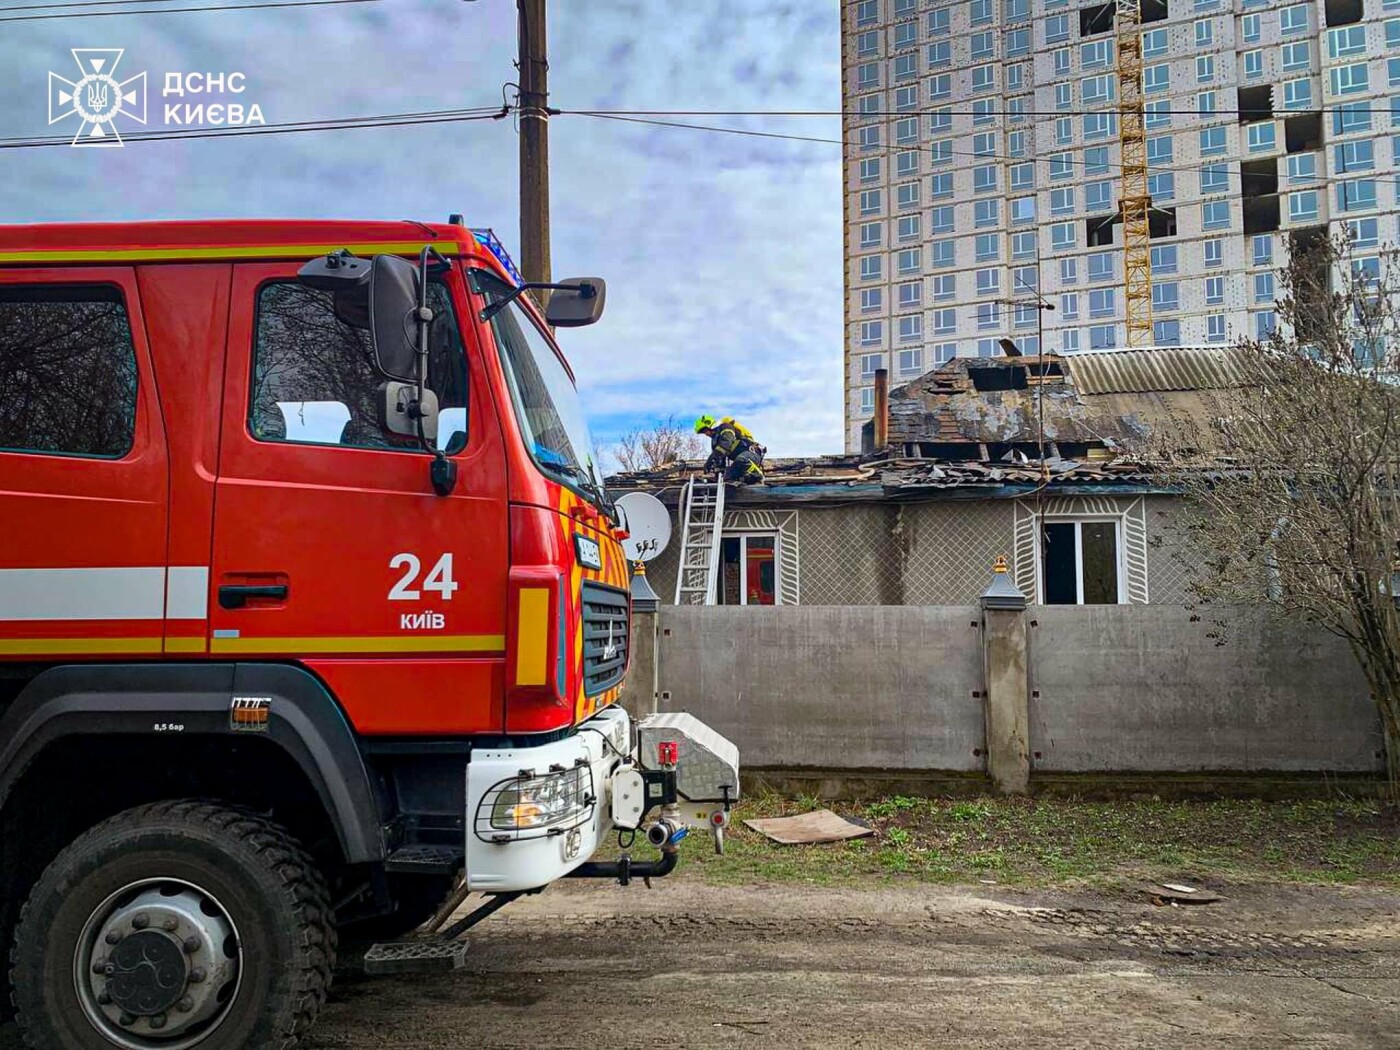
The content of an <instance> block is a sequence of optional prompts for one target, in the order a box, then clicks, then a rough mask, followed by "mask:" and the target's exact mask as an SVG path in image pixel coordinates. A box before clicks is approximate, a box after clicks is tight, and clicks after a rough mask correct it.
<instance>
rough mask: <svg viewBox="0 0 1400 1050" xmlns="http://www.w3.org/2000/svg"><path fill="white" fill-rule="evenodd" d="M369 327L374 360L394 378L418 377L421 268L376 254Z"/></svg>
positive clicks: (412, 380) (394, 257) (408, 380)
mask: <svg viewBox="0 0 1400 1050" xmlns="http://www.w3.org/2000/svg"><path fill="white" fill-rule="evenodd" d="M369 328H370V333H371V335H372V336H373V337H374V361H375V364H376V366H378V368H379V371H380V372H382V373H383V374H384V375H386V376H388V377H389V378H390V379H399V380H402V381H404V382H416V381H417V378H418V268H417V267H416V266H414V265H413V264H412V263H411V262H408V261H407V260H405V259H400V258H399V257H398V256H396V255H376V256H375V257H374V262H373V264H372V265H371V267H370V275H369Z"/></svg>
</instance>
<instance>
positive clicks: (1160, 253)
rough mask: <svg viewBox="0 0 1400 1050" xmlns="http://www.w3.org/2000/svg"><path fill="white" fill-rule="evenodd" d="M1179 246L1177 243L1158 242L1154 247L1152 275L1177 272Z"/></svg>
mask: <svg viewBox="0 0 1400 1050" xmlns="http://www.w3.org/2000/svg"><path fill="white" fill-rule="evenodd" d="M1176 262H1177V248H1176V245H1175V244H1158V245H1153V247H1152V276H1153V277H1158V276H1163V275H1166V274H1173V273H1176Z"/></svg>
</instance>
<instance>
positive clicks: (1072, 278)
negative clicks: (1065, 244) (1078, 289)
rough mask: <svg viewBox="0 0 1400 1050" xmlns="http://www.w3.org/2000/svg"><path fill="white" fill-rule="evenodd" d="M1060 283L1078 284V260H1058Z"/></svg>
mask: <svg viewBox="0 0 1400 1050" xmlns="http://www.w3.org/2000/svg"><path fill="white" fill-rule="evenodd" d="M1060 283H1061V284H1078V283H1079V260H1078V259H1061V260H1060Z"/></svg>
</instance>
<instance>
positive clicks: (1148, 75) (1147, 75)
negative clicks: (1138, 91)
mask: <svg viewBox="0 0 1400 1050" xmlns="http://www.w3.org/2000/svg"><path fill="white" fill-rule="evenodd" d="M1170 87H1171V66H1169V65H1168V64H1167V63H1165V62H1163V63H1161V64H1159V65H1155V66H1146V67H1144V68H1143V71H1142V90H1143V91H1145V92H1146V93H1147V94H1149V95H1156V94H1160V93H1161V92H1163V91H1166V90H1167V89H1168V88H1170Z"/></svg>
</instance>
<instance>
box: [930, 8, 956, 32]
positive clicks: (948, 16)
mask: <svg viewBox="0 0 1400 1050" xmlns="http://www.w3.org/2000/svg"><path fill="white" fill-rule="evenodd" d="M952 14H953V10H952V8H949V7H940V8H939V9H938V10H936V11H930V12H929V13H928V35H929V36H947V35H948V33H949V31H950V30H951V28H952V25H953V20H952Z"/></svg>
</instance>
